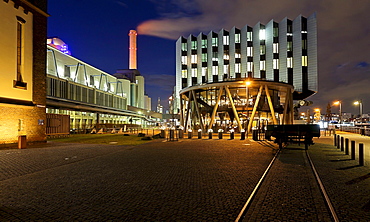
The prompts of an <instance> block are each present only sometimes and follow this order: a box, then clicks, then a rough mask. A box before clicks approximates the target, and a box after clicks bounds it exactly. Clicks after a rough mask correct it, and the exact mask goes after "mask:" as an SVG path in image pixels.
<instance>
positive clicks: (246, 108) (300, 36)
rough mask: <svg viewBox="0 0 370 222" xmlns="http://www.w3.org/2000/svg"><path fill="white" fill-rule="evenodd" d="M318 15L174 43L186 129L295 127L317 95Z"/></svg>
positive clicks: (178, 101)
mask: <svg viewBox="0 0 370 222" xmlns="http://www.w3.org/2000/svg"><path fill="white" fill-rule="evenodd" d="M317 81H318V74H317V30H316V15H315V14H313V15H311V16H310V17H308V18H306V17H303V16H301V15H300V16H298V17H297V18H295V19H294V20H290V19H288V18H284V19H283V20H282V21H281V22H276V21H274V20H271V21H270V22H268V23H267V24H261V23H257V24H256V25H254V26H248V25H246V26H244V27H243V28H242V29H238V28H236V27H233V28H232V29H231V30H230V31H227V30H224V29H222V30H221V31H219V32H214V31H211V32H209V33H208V34H203V33H200V34H199V35H198V36H194V35H190V36H189V37H188V38H185V37H180V38H179V39H178V40H177V42H176V92H175V96H176V101H177V105H176V106H177V108H179V109H180V112H181V114H182V124H183V125H184V126H185V128H189V127H191V128H201V129H203V130H206V129H215V128H219V127H224V128H225V127H226V126H231V125H232V126H233V127H236V128H238V130H241V129H248V130H250V129H251V127H258V126H260V125H263V124H269V123H274V124H287V123H292V122H293V100H303V99H306V98H308V97H309V96H311V95H313V94H315V93H316V92H317V88H318V87H317Z"/></svg>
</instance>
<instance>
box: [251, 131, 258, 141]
mask: <svg viewBox="0 0 370 222" xmlns="http://www.w3.org/2000/svg"><path fill="white" fill-rule="evenodd" d="M252 139H253V140H254V141H258V130H256V129H254V130H252Z"/></svg>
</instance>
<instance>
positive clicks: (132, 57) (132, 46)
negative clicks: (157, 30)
mask: <svg viewBox="0 0 370 222" xmlns="http://www.w3.org/2000/svg"><path fill="white" fill-rule="evenodd" d="M128 36H130V48H129V52H130V58H129V69H137V62H136V51H137V48H136V36H137V32H136V31H135V30H130V32H129V33H128Z"/></svg>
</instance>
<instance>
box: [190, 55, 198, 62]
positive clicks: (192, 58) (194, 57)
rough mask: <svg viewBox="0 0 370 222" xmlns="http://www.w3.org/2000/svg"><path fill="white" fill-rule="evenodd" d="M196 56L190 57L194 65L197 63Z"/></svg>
mask: <svg viewBox="0 0 370 222" xmlns="http://www.w3.org/2000/svg"><path fill="white" fill-rule="evenodd" d="M197 59H198V56H197V55H191V63H192V64H196V63H197Z"/></svg>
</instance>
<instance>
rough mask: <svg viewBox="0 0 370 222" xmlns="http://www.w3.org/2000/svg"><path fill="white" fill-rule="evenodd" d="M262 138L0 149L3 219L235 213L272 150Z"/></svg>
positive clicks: (209, 217)
mask: <svg viewBox="0 0 370 222" xmlns="http://www.w3.org/2000/svg"><path fill="white" fill-rule="evenodd" d="M276 148H277V147H276V146H275V145H271V144H270V143H267V142H254V141H249V140H238V139H235V140H233V141H231V140H228V139H223V140H218V139H213V140H208V139H203V140H198V139H191V140H189V139H184V140H180V141H178V142H162V140H156V141H153V142H150V143H147V144H143V145H139V146H135V147H124V146H114V145H106V146H102V145H86V144H85V145H82V144H58V143H48V144H47V146H46V147H42V148H29V149H22V150H18V149H9V150H4V149H3V150H0V203H1V204H0V218H1V221H233V220H235V218H236V217H237V216H238V214H239V212H240V210H241V208H242V206H243V205H244V203H245V201H246V199H247V198H248V196H249V194H250V193H251V191H252V190H253V188H254V186H255V185H256V183H257V181H258V180H259V178H260V176H261V175H262V173H263V171H264V170H265V168H266V167H267V165H268V163H269V162H270V160H271V159H272V157H273V155H274V153H275V152H276Z"/></svg>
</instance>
